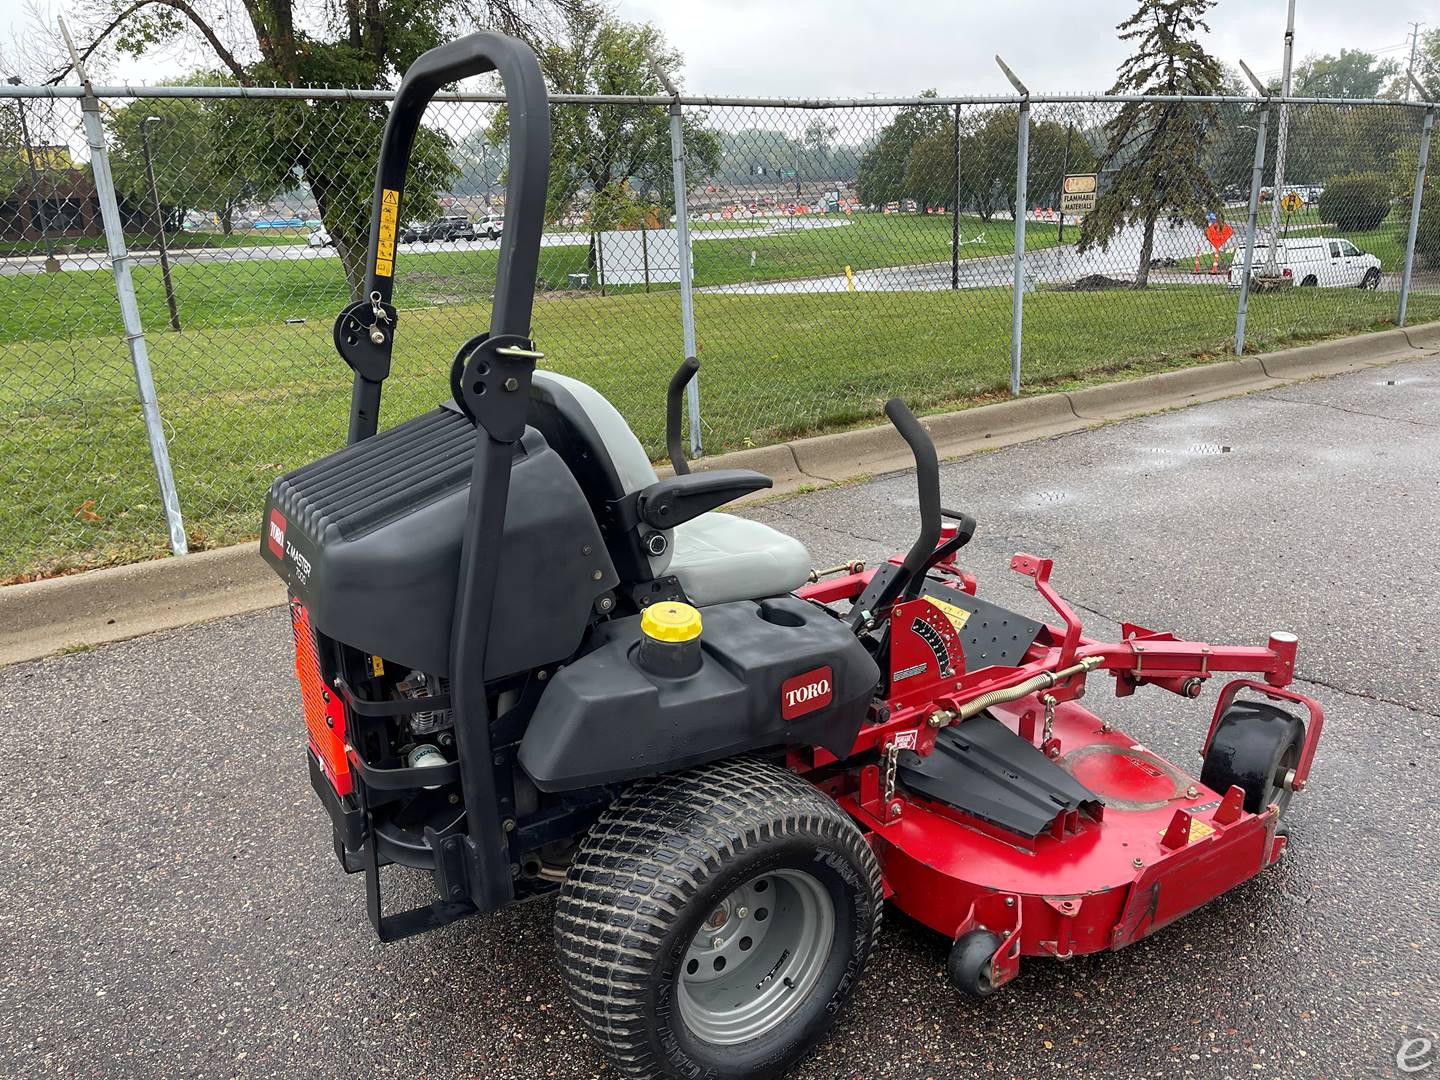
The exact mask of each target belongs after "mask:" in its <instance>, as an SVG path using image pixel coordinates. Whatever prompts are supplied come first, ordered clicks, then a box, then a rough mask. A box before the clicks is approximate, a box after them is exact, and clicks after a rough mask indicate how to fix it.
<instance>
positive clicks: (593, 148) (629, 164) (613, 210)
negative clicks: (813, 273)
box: [492, 3, 720, 270]
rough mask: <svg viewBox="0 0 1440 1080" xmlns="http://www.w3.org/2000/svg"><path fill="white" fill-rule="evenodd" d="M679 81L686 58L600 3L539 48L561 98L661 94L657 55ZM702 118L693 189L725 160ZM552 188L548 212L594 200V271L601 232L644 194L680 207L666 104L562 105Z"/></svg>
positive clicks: (502, 120)
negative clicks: (597, 234) (596, 237)
mask: <svg viewBox="0 0 1440 1080" xmlns="http://www.w3.org/2000/svg"><path fill="white" fill-rule="evenodd" d="M651 56H654V57H655V59H656V61H657V62H658V63H659V64H660V65H661V66H662V67H663V68H664V69H665V70H666V72H667V73H669V74H671V77H672V78H674V77H675V73H677V72H678V71H679V69H680V66H681V57H680V54H679V53H678V52H676V51H675V50H674V49H672V48H670V47H669V46H667V45H666V44H665V39H664V38H663V37H662V35H661V34H660V31H658V30H656V29H655V27H653V26H650V25H649V24H643V25H642V24H637V23H627V22H622V21H620V20H618V19H615V18H613V17H612V16H611V15H610V14H609V13H608V12H607V11H606V10H605V9H604V8H603V7H601V6H600V5H598V4H592V3H582V4H579V5H577V6H576V7H574V8H573V9H572V10H571V11H570V12H569V13H568V14H567V17H566V24H565V35H564V39H563V40H560V41H554V42H551V43H549V44H548V45H546V46H545V47H544V48H542V49H541V50H540V53H539V57H540V67H541V70H542V71H544V73H545V81H546V82H547V83H548V84H549V86H550V91H551V93H554V94H663V93H664V92H665V90H664V87H662V86H661V84H660V80H659V78H657V77H656V75H655V73H654V72H653V70H652V69H651V65H650V59H649V58H650V57H651ZM702 121H703V118H702V117H697V116H694V115H687V116H685V117H684V118H683V120H682V124H683V128H682V134H683V137H684V142H685V170H686V180H687V182H688V183H692V184H693V183H698V182H700V181H703V180H704V179H705V178H707V177H709V176H710V175H711V174H713V173H714V172H715V170H716V169H717V168H718V167H719V163H720V142H719V140H718V139H717V138H716V137H715V135H714V133H712V132H710V131H707V130H705V128H704V127H703V126H702ZM507 130H508V116H507V115H506V113H505V110H503V109H502V110H500V111H499V113H498V114H497V116H496V120H495V124H494V125H493V127H492V138H493V139H495V140H497V141H498V140H499V139H500V138H501V137H502V136H503V135H504V134H505V132H506V131H507ZM550 155H551V161H552V164H551V168H550V189H549V192H548V194H547V199H546V213H547V216H548V217H550V218H551V219H552V220H554V219H557V218H560V217H563V216H564V215H566V214H568V213H569V212H570V211H571V210H572V209H574V208H575V207H576V206H577V205H578V204H579V202H580V200H581V196H582V195H584V196H586V197H588V200H589V203H590V211H591V213H590V227H591V243H590V254H589V265H590V267H591V269H592V270H593V269H594V267H595V256H596V252H595V243H594V233H595V232H597V231H600V230H603V229H607V228H611V227H613V226H615V225H618V224H621V223H623V221H624V219H625V214H626V213H627V212H628V209H627V203H629V202H631V201H633V199H634V197H635V196H636V195H638V194H640V193H644V194H645V195H650V194H654V193H660V195H661V201H663V202H664V203H665V205H667V206H669V207H671V208H672V209H673V207H674V193H673V191H672V190H671V188H673V186H674V183H673V179H672V173H671V168H672V166H671V158H670V115H669V112H668V111H667V110H666V109H663V108H636V107H634V106H630V105H600V106H588V105H586V106H577V105H559V106H555V107H554V108H553V109H552V110H551V115H550Z"/></svg>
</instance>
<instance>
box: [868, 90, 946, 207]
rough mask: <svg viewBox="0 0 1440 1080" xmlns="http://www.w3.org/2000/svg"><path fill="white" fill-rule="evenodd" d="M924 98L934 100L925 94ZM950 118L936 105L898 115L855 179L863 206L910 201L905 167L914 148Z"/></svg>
mask: <svg viewBox="0 0 1440 1080" xmlns="http://www.w3.org/2000/svg"><path fill="white" fill-rule="evenodd" d="M920 96H921V97H934V96H935V91H934V90H926V91H925V92H924V93H923V94H921V95H920ZM948 116H949V111H948V110H946V109H941V108H937V107H935V106H934V105H909V106H906V107H905V108H903V109H901V110H900V111H899V112H897V113H896V114H895V118H894V119H893V120H891V121H890V123H888V124H886V125H885V127H884V128H883V129H882V130H881V132H880V134H879V136H878V137H877V138H876V140H875V144H874V145H873V146H871V147H870V148H869V149H868V150H866V151H865V153H864V154H863V155H861V157H860V167H859V169H858V171H857V175H856V178H855V192H856V194H857V195H858V196H859V197H860V201H861V202H862V203H868V204H870V205H872V206H884V205H885V204H886V203H889V202H895V201H896V200H898V199H903V198H909V197H910V196H908V195H907V194H906V192H905V166H906V165H907V164H908V163H909V161H910V152H911V151H912V150H913V149H915V144H916V143H918V142H919V141H920V140H921V139H923V138H925V136H927V135H932V134H934V133H935V132H936V131H939V130H940V129H941V128H943V127H944V125H945V121H946V119H947V118H948Z"/></svg>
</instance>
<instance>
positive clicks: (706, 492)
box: [635, 469, 774, 529]
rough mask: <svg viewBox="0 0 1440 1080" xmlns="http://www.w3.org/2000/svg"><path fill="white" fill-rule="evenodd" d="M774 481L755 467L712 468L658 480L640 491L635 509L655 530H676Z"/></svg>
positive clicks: (768, 485)
mask: <svg viewBox="0 0 1440 1080" xmlns="http://www.w3.org/2000/svg"><path fill="white" fill-rule="evenodd" d="M773 484H774V481H773V480H771V479H770V477H768V476H766V475H764V474H763V473H758V472H755V471H754V470H753V469H712V470H710V471H709V472H694V473H685V474H684V475H682V476H671V477H669V478H667V479H665V480H657V481H656V482H655V483H653V484H651V485H650V486H649V487H647V488H644V489H643V490H641V491H640V492H639V493H638V496H637V498H636V500H635V510H636V513H637V514H638V516H639V518H640V520H641V521H643V522H644V523H645V524H646V525H649V526H650V527H651V528H652V529H673V528H674V527H675V526H676V525H683V524H684V523H685V522H687V521H689V520H690V519H691V518H696V517H699V516H700V515H701V514H703V513H705V512H706V511H707V510H714V509H715V508H716V507H717V506H724V505H725V504H726V503H728V502H734V501H735V500H736V499H738V498H740V496H742V495H749V494H750V493H751V492H752V491H760V490H762V489H764V488H768V487H771V486H772V485H773Z"/></svg>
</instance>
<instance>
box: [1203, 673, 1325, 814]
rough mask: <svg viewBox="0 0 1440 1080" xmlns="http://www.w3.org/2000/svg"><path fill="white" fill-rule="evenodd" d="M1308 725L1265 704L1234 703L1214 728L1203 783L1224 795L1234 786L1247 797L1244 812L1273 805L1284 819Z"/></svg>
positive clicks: (1256, 812)
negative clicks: (1290, 777) (1290, 783)
mask: <svg viewBox="0 0 1440 1080" xmlns="http://www.w3.org/2000/svg"><path fill="white" fill-rule="evenodd" d="M1304 743H1305V724H1304V723H1303V722H1302V721H1301V720H1300V719H1299V718H1298V717H1296V716H1292V715H1291V714H1290V713H1288V712H1286V711H1285V710H1284V709H1281V708H1277V707H1276V706H1274V705H1270V704H1267V703H1265V702H1263V701H1237V702H1234V703H1233V704H1232V705H1231V706H1230V707H1229V708H1228V709H1226V710H1225V714H1224V715H1223V716H1221V717H1220V723H1219V724H1217V725H1216V727H1215V737H1214V738H1213V739H1212V740H1211V742H1210V750H1209V752H1208V753H1207V754H1206V755H1205V765H1204V768H1203V769H1201V771H1200V782H1201V783H1202V784H1204V785H1205V786H1206V787H1208V788H1210V789H1212V790H1214V791H1217V792H1219V793H1220V794H1221V795H1224V794H1225V793H1226V792H1227V791H1229V790H1230V786H1231V785H1232V784H1239V785H1240V787H1241V789H1242V790H1243V791H1244V792H1245V809H1246V810H1248V811H1249V812H1250V813H1252V814H1258V813H1261V812H1262V811H1263V810H1264V809H1265V808H1266V807H1267V806H1269V805H1270V804H1271V803H1275V804H1276V805H1277V806H1278V807H1279V808H1280V815H1281V817H1282V818H1283V817H1284V814H1285V811H1286V809H1287V808H1288V807H1289V806H1290V799H1291V797H1292V796H1293V795H1294V794H1295V793H1294V791H1292V790H1290V788H1288V787H1287V786H1286V783H1285V781H1286V774H1287V773H1288V772H1289V771H1290V770H1292V769H1294V768H1295V767H1296V766H1297V765H1299V764H1300V748H1301V747H1302V746H1303V745H1304Z"/></svg>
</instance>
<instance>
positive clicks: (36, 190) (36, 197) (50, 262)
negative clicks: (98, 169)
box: [5, 75, 60, 274]
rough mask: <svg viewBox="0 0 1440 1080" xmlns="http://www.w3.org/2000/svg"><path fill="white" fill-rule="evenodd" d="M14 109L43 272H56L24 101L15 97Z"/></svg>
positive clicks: (15, 79)
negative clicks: (36, 221)
mask: <svg viewBox="0 0 1440 1080" xmlns="http://www.w3.org/2000/svg"><path fill="white" fill-rule="evenodd" d="M5 81H6V82H8V83H9V84H10V85H11V86H19V85H20V84H21V83H22V82H23V81H24V80H23V79H21V78H20V76H19V75H11V76H10V77H9V78H8V79H6V80H5ZM15 110H16V111H17V112H18V113H19V114H20V138H21V139H22V140H23V141H24V143H25V162H26V165H27V166H28V167H29V171H30V199H31V204H32V205H33V206H34V207H35V209H36V210H38V211H39V217H40V240H41V242H42V243H43V244H44V245H45V272H46V273H47V274H58V273H59V272H60V260H59V259H57V258H55V248H54V246H53V245H52V244H51V243H50V223H49V222H48V221H47V220H46V218H45V198H44V195H43V193H42V192H41V191H40V174H39V173H38V172H37V171H36V169H35V151H34V149H33V148H32V147H31V145H30V125H29V124H27V123H26V122H25V102H24V101H23V100H22V99H21V98H16V99H15Z"/></svg>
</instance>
